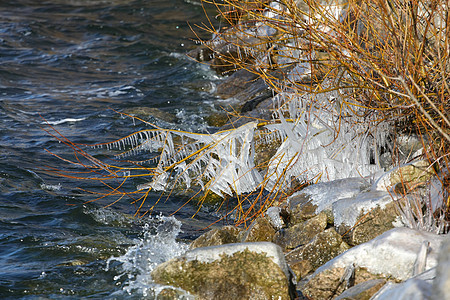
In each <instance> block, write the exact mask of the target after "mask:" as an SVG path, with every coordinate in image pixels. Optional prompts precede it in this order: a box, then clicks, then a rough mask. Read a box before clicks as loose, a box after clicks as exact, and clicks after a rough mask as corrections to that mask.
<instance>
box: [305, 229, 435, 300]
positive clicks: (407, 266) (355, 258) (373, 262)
mask: <svg viewBox="0 0 450 300" xmlns="http://www.w3.org/2000/svg"><path fill="white" fill-rule="evenodd" d="M442 240H443V237H442V236H439V235H436V234H433V233H429V232H424V231H419V230H413V229H409V228H394V229H391V230H389V231H387V232H385V233H383V234H382V235H380V236H378V237H376V238H375V239H373V240H371V241H369V242H367V243H364V244H360V245H358V246H356V247H353V248H351V249H349V250H347V251H345V252H344V253H342V254H341V255H339V256H337V257H335V258H334V259H332V260H330V261H328V262H327V263H326V264H324V265H323V266H321V267H319V268H318V269H317V270H316V271H315V272H314V274H312V276H311V278H310V280H309V281H308V282H307V283H306V284H305V286H304V291H303V292H304V293H305V295H308V296H311V298H313V299H326V297H329V296H333V295H338V294H339V293H335V291H341V292H342V290H343V289H344V287H342V277H343V276H344V273H345V271H346V270H349V269H351V268H354V270H355V276H354V278H355V283H359V282H363V281H367V280H368V279H375V278H383V277H390V278H392V279H395V280H406V279H408V278H410V277H411V276H413V272H414V267H415V264H416V261H417V258H418V255H419V252H420V249H421V247H422V245H423V244H424V243H425V242H429V247H428V255H427V257H426V262H425V269H430V268H433V267H435V266H436V264H437V252H438V249H439V247H440V244H441V242H442ZM362 269H364V270H366V272H367V274H365V275H364V276H363V277H364V278H363V279H364V280H362V278H361V273H360V272H361V270H362ZM357 270H359V271H357ZM358 272H359V273H358ZM368 274H369V275H368ZM317 295H320V297H319V296H317ZM327 295H328V296H327ZM325 296H326V297H325ZM321 297H325V298H321Z"/></svg>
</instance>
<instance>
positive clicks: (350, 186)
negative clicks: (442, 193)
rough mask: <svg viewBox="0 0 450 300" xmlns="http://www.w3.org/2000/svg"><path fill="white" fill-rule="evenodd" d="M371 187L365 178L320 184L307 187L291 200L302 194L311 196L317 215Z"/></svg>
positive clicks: (295, 194)
mask: <svg viewBox="0 0 450 300" xmlns="http://www.w3.org/2000/svg"><path fill="white" fill-rule="evenodd" d="M369 186H370V184H369V182H368V181H367V180H365V179H363V178H356V177H355V178H346V179H338V180H333V181H328V182H320V183H317V184H313V185H310V186H307V187H305V188H304V189H302V190H301V191H299V192H297V193H294V194H293V195H292V196H290V197H289V198H295V197H298V196H299V195H301V194H304V195H305V196H309V198H310V202H311V204H312V205H316V206H317V208H316V214H318V213H320V212H321V211H323V210H326V209H330V210H331V207H332V204H333V203H334V202H336V201H338V200H340V199H345V198H351V197H353V196H355V195H357V194H359V193H361V192H362V191H364V190H365V189H367V188H368V187H369Z"/></svg>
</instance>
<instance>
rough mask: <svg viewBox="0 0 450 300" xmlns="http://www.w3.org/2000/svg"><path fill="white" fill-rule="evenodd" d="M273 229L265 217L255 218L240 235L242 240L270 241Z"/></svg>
mask: <svg viewBox="0 0 450 300" xmlns="http://www.w3.org/2000/svg"><path fill="white" fill-rule="evenodd" d="M274 235H275V229H274V228H273V227H272V225H271V224H270V222H269V220H267V219H266V218H262V217H260V218H257V219H255V221H253V223H252V225H250V227H249V228H248V229H247V230H246V231H245V233H244V234H243V236H242V242H271V241H272V239H273V236H274Z"/></svg>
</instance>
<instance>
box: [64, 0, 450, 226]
mask: <svg viewBox="0 0 450 300" xmlns="http://www.w3.org/2000/svg"><path fill="white" fill-rule="evenodd" d="M203 2H205V3H208V4H212V5H215V6H216V8H217V12H218V15H217V16H209V17H211V18H212V17H217V18H220V20H221V22H220V23H221V25H220V26H219V27H215V26H213V25H212V24H213V23H212V22H210V23H208V24H200V25H199V26H198V27H199V28H200V30H207V31H209V32H211V34H212V38H211V40H208V41H202V44H203V45H204V47H205V51H204V52H202V53H200V54H201V55H200V56H199V59H200V60H209V59H210V63H211V65H212V67H214V68H216V69H217V70H218V71H219V72H220V73H222V74H230V73H232V72H234V71H236V70H239V69H245V70H247V71H249V72H252V73H255V74H257V75H258V76H260V77H261V78H263V79H264V81H265V82H266V84H267V85H268V86H269V87H270V88H271V89H272V90H273V92H274V94H275V95H276V96H275V97H274V107H275V109H274V113H273V119H272V120H269V121H268V122H257V121H256V122H255V121H252V122H249V123H248V124H246V125H244V126H242V127H239V128H236V129H231V130H225V131H221V132H217V133H215V134H211V135H206V134H198V133H187V132H182V131H176V130H166V129H162V128H159V127H157V126H155V125H152V124H149V125H150V126H151V127H152V128H151V129H149V130H143V131H141V132H137V133H134V134H131V135H130V136H128V137H126V138H123V139H121V140H118V141H116V142H113V143H109V144H103V146H107V147H110V148H114V147H117V148H126V147H128V148H126V149H127V150H126V151H125V152H123V153H122V154H120V155H119V157H124V156H127V155H128V154H130V153H131V154H133V153H136V152H141V151H149V152H151V153H154V156H153V157H152V159H153V161H154V164H153V165H151V166H150V167H144V166H143V162H142V161H141V162H131V163H132V167H126V168H124V167H120V168H119V167H116V166H111V165H107V164H105V163H103V162H100V161H98V160H97V159H94V158H92V156H90V155H89V154H87V153H86V152H84V150H79V148H78V147H79V146H78V145H75V144H72V143H70V142H69V141H65V142H66V143H68V145H70V146H71V147H73V148H74V150H75V152H77V153H78V154H81V156H83V157H84V158H87V159H88V161H89V164H81V163H80V162H79V161H78V158H77V161H74V163H75V164H79V165H82V167H85V168H87V169H88V170H90V172H91V173H90V174H93V175H95V176H94V177H96V178H100V180H101V181H102V182H104V181H105V180H107V179H111V178H114V179H117V178H121V179H123V180H124V181H125V180H127V179H129V178H133V177H147V178H149V182H148V183H147V184H144V185H141V186H140V187H139V188H138V190H137V191H135V192H123V191H121V189H120V187H121V186H122V184H121V185H119V187H112V192H110V193H108V196H109V195H116V196H119V198H122V197H124V196H125V195H127V196H133V197H134V195H135V194H139V195H140V196H138V197H136V198H135V199H134V198H133V199H134V201H135V202H136V203H140V205H138V206H139V207H141V206H142V204H143V203H144V202H145V199H146V197H147V195H148V194H149V192H150V191H153V190H159V191H164V192H166V193H169V194H170V193H171V192H172V191H174V190H175V189H176V186H182V187H184V188H185V189H192V187H194V186H196V187H199V189H198V190H197V191H198V192H200V191H202V192H203V193H204V194H203V197H200V199H201V200H200V202H202V201H203V200H204V199H206V197H207V196H208V194H209V193H215V194H217V195H220V196H221V197H235V198H236V199H237V200H236V203H237V204H235V205H234V206H233V207H232V208H231V209H229V212H230V213H233V214H234V215H235V217H236V220H237V222H238V223H239V222H245V221H246V220H251V219H252V218H254V217H255V216H257V215H259V214H261V213H263V212H264V211H265V210H266V209H267V208H268V207H269V206H271V205H272V204H273V203H274V201H277V200H280V199H282V198H283V197H284V196H285V195H286V191H288V190H289V189H290V188H291V187H292V183H293V182H300V183H304V184H307V183H309V182H316V181H318V180H332V179H337V178H343V177H349V176H369V175H370V174H372V173H373V172H376V171H379V170H382V169H383V166H382V162H381V160H382V158H383V157H386V156H389V157H390V160H391V162H392V164H391V165H400V164H403V163H406V162H408V161H410V160H413V159H418V158H422V159H426V160H427V161H428V163H429V164H428V165H429V166H428V169H429V170H432V171H433V172H434V173H435V175H436V178H438V180H439V181H440V186H441V188H442V192H441V197H442V201H443V202H445V203H444V204H445V205H444V209H443V210H442V211H441V212H440V214H441V215H442V214H448V213H449V207H450V203H448V201H450V200H449V198H448V196H449V189H450V185H449V182H450V175H449V162H450V161H449V159H450V157H449V153H450V152H449V147H450V101H449V100H450V87H449V85H450V78H449V76H450V57H449V55H450V42H449V30H450V15H449V2H448V1H445V0H411V1H401V0H371V1H366V0H349V1H332V0H328V1H327V0H324V1H310V0H279V1H265V0H239V1H238V0H223V1H215V0H210V1H209V0H203ZM205 57H208V59H206V58H205ZM412 135H414V136H418V137H419V139H420V141H421V143H422V150H421V151H416V152H415V153H404V151H402V149H401V147H400V146H399V145H398V144H397V141H399V138H400V137H402V136H412ZM273 141H277V142H276V143H277V144H276V145H277V146H278V145H279V147H278V148H277V151H274V152H275V153H274V155H273V156H271V157H270V158H268V159H267V160H266V161H265V162H264V163H260V162H259V165H258V166H256V165H255V161H254V156H255V149H257V148H258V147H256V144H257V143H266V144H271V143H272V145H273ZM97 146H100V144H99V145H97ZM79 157H80V156H79ZM138 173H139V174H138ZM88 177H89V178H90V179H92V177H90V176H88ZM411 188H412V187H411ZM103 196H104V195H102V196H101V197H103Z"/></svg>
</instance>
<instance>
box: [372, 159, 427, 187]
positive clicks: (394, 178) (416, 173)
mask: <svg viewBox="0 0 450 300" xmlns="http://www.w3.org/2000/svg"><path fill="white" fill-rule="evenodd" d="M429 166H430V163H429V162H428V161H427V160H419V161H415V162H412V163H409V164H406V165H403V166H400V167H396V168H394V169H392V170H391V171H389V172H387V173H384V174H383V175H381V176H380V177H379V178H378V179H377V180H376V181H375V183H374V184H373V189H375V190H378V191H388V190H390V189H392V188H394V190H395V191H397V192H400V193H403V194H405V193H406V192H408V191H409V189H410V188H411V187H413V186H417V185H418V184H419V183H422V182H423V183H425V182H426V181H428V180H430V179H431V177H432V176H433V175H434V169H433V168H431V169H430V168H428V167H429Z"/></svg>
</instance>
